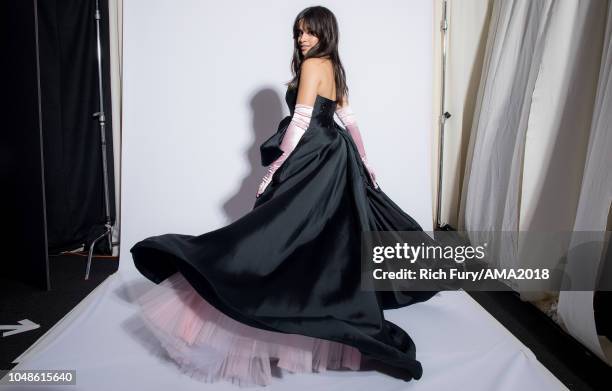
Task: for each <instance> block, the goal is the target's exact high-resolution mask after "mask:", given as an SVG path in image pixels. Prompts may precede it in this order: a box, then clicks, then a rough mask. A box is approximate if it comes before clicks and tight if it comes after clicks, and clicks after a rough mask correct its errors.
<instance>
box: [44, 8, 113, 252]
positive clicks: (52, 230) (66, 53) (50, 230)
mask: <svg viewBox="0 0 612 391" xmlns="http://www.w3.org/2000/svg"><path fill="white" fill-rule="evenodd" d="M95 5H96V2H95V0H38V24H39V34H38V36H39V48H40V65H41V75H40V77H41V104H42V113H43V115H42V117H43V150H44V166H45V192H46V211H47V235H48V244H49V250H50V252H51V253H54V252H58V251H59V250H62V249H70V248H76V247H79V246H80V245H81V244H84V243H85V244H87V243H89V242H90V241H91V240H93V238H94V237H95V236H97V235H98V234H99V233H100V232H103V230H104V223H105V213H104V188H103V175H102V172H103V171H102V156H101V149H100V143H101V141H100V126H99V124H98V120H97V118H96V117H94V116H93V113H95V112H97V111H99V105H98V101H99V98H98V97H99V88H98V71H97V64H98V63H97V46H96V20H95V18H94V16H95V8H96V7H95ZM100 11H101V16H102V20H101V23H100V27H101V43H102V58H103V90H104V106H105V107H104V111H105V115H106V140H107V153H108V155H107V156H108V157H107V162H108V175H109V192H110V193H109V196H110V213H111V220H112V222H113V223H114V221H115V202H114V199H115V196H114V194H115V193H114V175H113V138H112V118H111V90H110V67H109V44H108V42H109V39H108V4H107V0H100Z"/></svg>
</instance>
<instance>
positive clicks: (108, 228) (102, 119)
mask: <svg viewBox="0 0 612 391" xmlns="http://www.w3.org/2000/svg"><path fill="white" fill-rule="evenodd" d="M95 17H96V40H97V49H98V92H99V94H100V99H99V102H100V103H99V104H100V110H99V111H98V112H96V113H94V114H93V116H94V117H98V123H99V125H100V148H101V150H102V175H103V179H104V214H105V224H104V227H105V231H104V233H103V234H101V235H100V236H98V237H97V238H96V239H95V240H94V241H93V242H91V244H90V246H89V254H88V255H87V270H86V271H85V279H86V280H87V279H88V278H89V269H90V268H91V260H92V258H93V251H94V248H95V247H96V243H97V242H98V241H99V240H100V239H103V238H104V237H107V238H108V246H109V248H110V249H111V251H112V249H113V226H112V224H111V218H110V197H109V191H108V165H107V163H106V116H105V115H104V94H103V91H104V90H103V86H102V44H101V42H100V19H101V16H100V4H99V0H96V15H95Z"/></svg>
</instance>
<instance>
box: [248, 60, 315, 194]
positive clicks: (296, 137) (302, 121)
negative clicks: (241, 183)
mask: <svg viewBox="0 0 612 391" xmlns="http://www.w3.org/2000/svg"><path fill="white" fill-rule="evenodd" d="M320 82H321V77H320V73H319V68H318V67H317V64H316V63H315V62H314V61H311V60H310V59H308V60H306V61H304V63H302V67H301V71H300V82H299V88H298V95H297V101H296V104H295V109H294V110H293V116H292V118H291V122H289V126H288V127H287V130H286V131H285V135H284V136H283V141H282V142H281V145H280V149H281V150H282V151H283V154H282V155H281V156H279V157H278V159H276V160H275V161H274V162H273V163H272V164H270V165H269V166H268V172H267V173H266V175H265V176H264V177H263V179H262V181H261V184H260V185H259V188H258V189H257V194H256V197H259V196H260V195H261V194H262V193H263V192H264V191H265V190H266V188H267V187H268V185H269V184H270V182H272V177H273V176H274V173H275V172H276V171H277V170H278V169H279V168H280V167H281V166H282V165H283V163H284V162H285V160H287V158H288V157H289V155H290V154H291V152H293V150H294V149H295V147H296V146H297V145H298V143H299V142H300V139H301V138H302V136H303V135H304V133H305V132H306V130H307V129H308V126H309V125H310V120H311V118H312V110H313V107H314V102H315V100H316V98H317V88H318V86H319V83H320Z"/></svg>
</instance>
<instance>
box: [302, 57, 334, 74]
mask: <svg viewBox="0 0 612 391" xmlns="http://www.w3.org/2000/svg"><path fill="white" fill-rule="evenodd" d="M327 61H329V60H325V59H322V58H307V59H306V60H304V62H302V65H301V71H302V73H314V74H317V75H321V76H322V75H323V74H324V73H325V70H326V69H327V68H326V66H327V63H326V62H327Z"/></svg>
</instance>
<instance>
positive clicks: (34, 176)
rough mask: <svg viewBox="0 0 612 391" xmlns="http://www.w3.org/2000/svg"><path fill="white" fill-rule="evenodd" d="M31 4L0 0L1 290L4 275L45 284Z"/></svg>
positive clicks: (46, 269) (23, 0)
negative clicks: (0, 80) (0, 121)
mask: <svg viewBox="0 0 612 391" xmlns="http://www.w3.org/2000/svg"><path fill="white" fill-rule="evenodd" d="M34 5H35V2H34V1H33V0H29V1H28V0H3V1H1V2H0V31H1V33H0V51H1V54H0V74H1V77H2V87H1V88H0V91H1V93H0V96H1V97H2V99H1V101H0V117H1V120H2V125H0V129H1V131H0V183H2V185H1V186H2V195H3V197H2V212H3V213H2V223H3V225H4V230H3V233H2V239H1V240H0V243H1V244H2V251H3V253H2V255H3V256H2V261H0V263H1V265H0V268H1V271H0V291H1V290H2V288H3V287H5V286H12V285H10V284H7V283H5V282H4V281H3V280H4V279H7V280H10V281H21V282H23V283H26V284H28V285H32V286H35V287H38V288H40V289H50V279H49V267H48V257H47V240H46V227H45V194H44V180H43V171H44V170H43V156H42V149H43V148H42V141H41V138H42V131H41V127H40V124H41V118H42V115H41V112H40V110H39V109H40V107H39V93H38V86H39V83H38V63H37V55H36V54H37V53H36V51H37V50H36V13H35V7H34ZM0 294H1V293H0ZM0 312H1V311H0Z"/></svg>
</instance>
